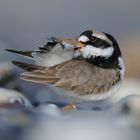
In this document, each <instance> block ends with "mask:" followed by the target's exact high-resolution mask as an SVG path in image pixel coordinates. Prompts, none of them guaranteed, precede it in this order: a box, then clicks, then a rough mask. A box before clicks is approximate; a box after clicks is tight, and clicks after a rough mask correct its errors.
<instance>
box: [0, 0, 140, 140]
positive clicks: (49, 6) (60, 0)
mask: <svg viewBox="0 0 140 140" xmlns="http://www.w3.org/2000/svg"><path fill="white" fill-rule="evenodd" d="M139 15H140V0H0V124H1V125H0V139H3V140H11V138H12V139H14V140H16V138H17V134H18V135H20V132H22V131H21V129H23V128H24V127H25V126H26V127H25V129H24V130H28V129H29V130H30V129H31V130H30V131H31V132H34V133H33V134H32V133H31V132H30V131H29V133H28V132H27V134H26V133H25V137H26V138H25V139H30V140H32V139H33V140H36V139H41V136H42V135H43V136H42V139H43V138H44V137H45V138H46V136H48V139H49V138H50V139H49V140H54V138H51V137H53V136H55V139H56V137H58V135H59V136H60V138H58V140H59V139H61V140H62V137H63V134H64V133H63V132H67V133H66V135H67V136H68V137H67V136H66V137H67V139H68V140H69V138H71V136H75V135H76V134H77V135H76V136H77V137H75V139H76V140H78V139H80V140H81V138H83V139H84V138H85V139H86V140H87V139H89V136H91V135H93V134H96V135H95V136H94V137H95V138H94V139H97V137H100V136H101V137H102V138H100V140H102V139H104V138H105V137H104V135H105V136H109V138H107V139H109V140H110V139H112V138H116V139H118V137H117V136H120V137H121V138H122V139H123V140H125V139H127V140H129V139H130V140H131V139H138V140H139V131H138V133H137V134H135V133H136V132H137V131H136V129H133V128H134V127H132V128H131V127H130V126H131V125H132V126H133V125H134V126H136V127H137V128H140V97H137V96H136V98H131V97H130V99H126V98H124V97H126V96H128V95H140V46H139V45H140V19H139V18H140V16H139ZM87 29H96V30H99V31H104V32H107V33H110V34H112V35H113V36H114V37H115V38H116V39H117V41H118V43H119V46H120V49H121V50H122V54H123V58H124V61H125V65H126V74H125V80H124V83H123V85H122V87H121V89H120V90H119V92H118V93H117V94H115V95H114V96H113V97H112V98H111V102H112V103H113V104H111V105H110V106H111V107H112V110H113V111H110V110H109V111H107V112H106V111H105V112H99V111H95V112H94V111H93V112H87V110H86V113H85V112H75V114H73V113H72V114H69V113H68V114H66V116H65V115H64V114H61V112H60V110H58V109H57V107H56V106H55V105H52V106H49V107H47V108H46V106H45V108H44V107H43V108H39V109H38V110H37V111H36V108H35V109H34V108H33V109H32V110H31V111H29V112H28V111H27V112H26V111H25V110H24V109H23V108H22V109H23V110H22V109H21V108H20V109H19V105H18V109H19V110H18V111H17V110H16V111H14V112H13V110H12V109H13V108H14V110H15V108H16V107H17V106H16V107H15V106H12V105H10V106H3V103H4V104H8V103H9V102H10V104H11V103H14V102H16V101H18V102H19V103H20V104H22V105H23V106H25V107H26V108H28V109H30V107H31V103H30V101H31V102H32V103H33V104H34V105H36V106H37V105H38V104H39V103H42V104H43V103H46V102H51V103H52V102H54V103H56V102H57V103H59V105H60V104H61V103H62V102H63V103H67V102H69V99H63V98H62V97H60V96H59V95H57V94H53V93H55V92H58V91H56V90H55V89H53V88H52V87H51V86H48V85H47V86H46V85H45V86H44V85H37V84H33V83H30V82H26V81H22V80H20V79H19V73H21V72H22V71H21V70H20V69H18V68H17V67H15V66H14V65H12V64H11V62H10V61H11V60H18V61H20V60H21V61H27V59H23V58H22V57H19V56H17V55H14V54H11V53H9V52H6V51H5V50H4V49H6V48H10V49H19V50H27V49H29V50H30V49H35V48H37V47H38V46H39V45H44V44H45V43H46V41H47V39H46V38H47V37H50V36H55V37H58V38H61V37H71V36H77V35H79V34H80V33H81V32H83V31H84V30H87ZM3 87H4V88H6V89H15V90H16V91H20V92H19V93H18V92H15V91H14V92H13V91H11V90H5V89H2V88H3ZM59 92H61V91H59ZM21 93H22V94H24V95H25V97H24V96H23V95H22V94H21ZM5 97H6V98H5ZM26 97H27V98H26ZM28 99H29V100H28ZM121 99H122V100H121ZM120 100H121V101H120ZM1 103H2V105H1ZM114 103H117V104H114ZM99 104H100V106H101V108H102V109H103V110H106V108H107V107H108V106H109V104H108V102H106V101H105V102H100V103H99ZM92 105H93V108H94V109H93V110H99V107H98V104H97V103H96V102H95V103H92ZM1 107H2V108H1ZM3 107H4V108H5V110H3ZM9 107H10V109H9ZM84 107H85V105H84ZM11 108H12V109H11ZM16 109H17V108H16ZM24 111H25V112H24ZM40 112H41V115H42V112H43V113H44V112H45V113H44V114H45V117H43V118H41V119H39V120H42V122H41V124H40V123H39V124H40V125H38V124H37V123H36V122H37V121H36V119H35V120H34V119H33V118H34V116H35V115H34V113H35V114H37V115H38V114H40ZM41 115H39V117H38V118H40V117H42V116H43V115H42V116H41ZM67 115H68V116H69V115H70V118H69V117H67ZM82 116H83V118H82V119H83V120H82V121H81V120H80V119H81V117H82ZM32 117H33V118H32ZM65 117H66V118H65ZM48 118H49V119H48ZM56 118H57V119H56ZM86 118H87V120H88V123H87V122H86V124H84V123H83V122H85V119H86ZM69 119H70V120H69ZM110 120H111V121H110ZM61 121H62V122H61ZM29 122H30V123H31V122H32V124H30V123H29ZM44 122H45V123H44ZM69 123H70V124H69ZM27 126H29V128H28V129H27ZM31 126H32V127H31ZM34 126H35V127H34ZM38 126H39V127H38ZM60 126H61V128H60ZM73 126H74V127H73ZM85 126H86V127H85ZM118 126H119V127H118ZM46 127H47V128H46ZM104 127H105V128H104ZM33 128H35V130H33V131H32V129H33ZM73 128H75V129H73ZM124 128H125V129H124ZM40 130H41V131H40ZM54 130H55V131H54ZM61 130H62V131H61ZM72 130H73V131H72ZM100 130H103V131H100ZM138 130H139V129H138ZM60 131H61V132H60ZM17 132H18V133H17ZM40 132H42V133H40ZM69 132H70V133H69ZM85 132H86V135H85ZM93 132H95V133H93ZM96 132H97V133H96ZM100 132H104V133H103V135H100ZM108 132H109V133H108ZM110 132H111V134H112V135H110ZM124 132H125V133H124ZM133 132H134V133H133ZM54 134H56V135H54ZM81 134H82V135H81ZM133 134H134V135H133ZM31 135H32V136H34V137H35V138H33V137H32V138H31V137H30V136H31ZM61 136H62V137H61ZM79 136H80V137H79ZM84 136H85V137H84ZM110 136H111V137H110ZM114 136H116V137H114ZM137 136H138V137H137ZM15 137H16V138H15ZM38 137H39V138H38ZM64 137H65V135H64ZM17 139H18V140H19V138H17ZM64 139H65V138H64ZM72 139H74V138H72ZM92 139H93V137H92Z"/></svg>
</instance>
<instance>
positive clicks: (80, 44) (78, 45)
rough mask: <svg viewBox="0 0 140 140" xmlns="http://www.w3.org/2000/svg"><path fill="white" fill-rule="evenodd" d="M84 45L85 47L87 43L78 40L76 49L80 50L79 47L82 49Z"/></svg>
mask: <svg viewBox="0 0 140 140" xmlns="http://www.w3.org/2000/svg"><path fill="white" fill-rule="evenodd" d="M83 47H85V44H83V43H81V42H78V43H77V44H76V45H75V48H74V49H75V50H78V49H82V48H83Z"/></svg>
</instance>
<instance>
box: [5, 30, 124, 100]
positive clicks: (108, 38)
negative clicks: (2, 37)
mask: <svg viewBox="0 0 140 140" xmlns="http://www.w3.org/2000/svg"><path fill="white" fill-rule="evenodd" d="M69 40H70V41H69V42H67V41H65V40H58V39H55V38H53V39H51V41H49V42H48V43H47V45H45V46H44V47H40V48H39V49H38V50H35V51H27V52H22V51H15V50H8V51H11V52H16V53H19V54H22V55H26V56H29V57H31V58H33V59H34V60H35V61H36V64H37V65H32V64H27V63H22V62H17V61H13V63H14V64H15V65H17V66H19V67H20V68H22V69H24V70H27V71H28V72H24V73H22V74H21V79H24V80H27V81H31V82H35V83H41V84H53V85H54V86H56V87H60V88H62V89H66V90H68V91H69V92H68V93H65V94H66V95H68V96H71V97H73V98H74V99H75V100H77V101H78V100H80V101H81V100H82V101H85V100H101V99H106V98H107V97H109V96H110V95H112V94H114V93H115V92H116V91H117V90H118V89H119V87H120V85H121V82H122V80H123V77H124V71H125V67H124V63H123V59H122V56H121V51H120V49H119V46H118V43H117V41H116V40H115V38H114V37H113V36H112V35H110V34H108V33H104V32H98V31H95V30H87V31H84V32H83V33H82V34H81V35H80V36H79V37H77V38H73V39H69Z"/></svg>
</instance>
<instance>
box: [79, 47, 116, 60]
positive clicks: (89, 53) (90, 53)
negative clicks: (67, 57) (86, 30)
mask: <svg viewBox="0 0 140 140" xmlns="http://www.w3.org/2000/svg"><path fill="white" fill-rule="evenodd" d="M113 51H114V48H113V47H112V46H110V47H108V48H97V47H94V46H91V45H87V46H86V47H84V48H82V49H81V52H82V54H83V57H84V58H90V57H93V58H94V57H97V56H101V57H105V58H106V59H107V58H109V57H110V56H111V55H112V54H113Z"/></svg>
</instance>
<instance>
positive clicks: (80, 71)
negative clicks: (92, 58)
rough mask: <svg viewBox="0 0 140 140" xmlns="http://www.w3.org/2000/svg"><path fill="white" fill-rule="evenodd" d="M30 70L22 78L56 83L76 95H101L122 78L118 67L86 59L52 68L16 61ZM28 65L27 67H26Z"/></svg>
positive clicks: (43, 82)
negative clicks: (97, 64) (112, 67)
mask: <svg viewBox="0 0 140 140" xmlns="http://www.w3.org/2000/svg"><path fill="white" fill-rule="evenodd" d="M14 64H16V65H17V66H19V67H21V68H23V67H24V69H25V70H26V69H27V70H29V72H24V73H23V74H21V79H24V80H27V81H31V82H35V83H41V84H54V85H55V86H56V87H61V88H63V89H66V90H70V91H73V94H74V96H77V97H80V96H85V95H86V96H87V95H93V96H94V95H95V96H97V95H101V94H103V93H105V92H107V91H109V89H111V88H112V87H113V86H114V85H115V84H116V83H117V82H119V80H120V75H119V70H118V69H102V68H99V67H96V66H95V65H93V64H90V63H88V62H86V61H84V60H71V61H69V62H66V63H63V64H59V65H56V66H53V67H50V68H46V67H41V66H35V65H30V64H25V63H21V62H14ZM25 67H26V68H25Z"/></svg>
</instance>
